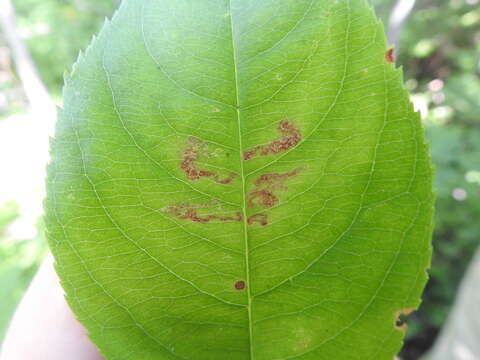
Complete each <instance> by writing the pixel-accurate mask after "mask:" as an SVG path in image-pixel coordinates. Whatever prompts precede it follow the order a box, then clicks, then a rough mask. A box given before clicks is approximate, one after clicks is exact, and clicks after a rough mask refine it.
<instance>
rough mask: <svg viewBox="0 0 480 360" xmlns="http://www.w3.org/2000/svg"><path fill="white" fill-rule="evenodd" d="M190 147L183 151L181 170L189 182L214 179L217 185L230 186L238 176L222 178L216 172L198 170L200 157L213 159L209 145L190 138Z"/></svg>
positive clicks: (231, 175) (230, 175)
mask: <svg viewBox="0 0 480 360" xmlns="http://www.w3.org/2000/svg"><path fill="white" fill-rule="evenodd" d="M187 143H188V147H187V148H186V149H185V150H183V151H182V162H181V164H180V168H181V169H182V170H183V172H184V173H185V175H186V176H187V178H188V179H189V180H192V181H197V180H200V179H201V178H203V177H205V178H212V179H213V180H214V181H215V182H216V183H219V184H222V185H226V184H230V183H231V182H232V181H233V180H234V179H235V177H236V174H234V173H230V174H229V175H228V176H227V177H223V178H222V177H220V175H219V174H218V173H217V172H216V171H211V170H201V169H197V167H196V162H197V160H198V158H199V157H200V155H203V156H206V157H212V156H213V155H212V154H211V153H209V151H208V144H207V143H206V142H205V141H202V140H200V139H198V138H196V137H193V136H191V137H189V138H188V140H187Z"/></svg>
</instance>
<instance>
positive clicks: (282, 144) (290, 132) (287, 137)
mask: <svg viewBox="0 0 480 360" xmlns="http://www.w3.org/2000/svg"><path fill="white" fill-rule="evenodd" d="M277 130H278V132H279V133H280V134H282V135H283V136H282V137H281V138H280V139H277V140H273V141H272V142H270V143H269V144H266V145H257V146H255V147H254V148H252V149H250V150H247V151H245V152H244V153H243V159H244V160H245V161H248V160H251V159H253V158H254V157H255V156H256V155H260V156H266V155H271V154H277V153H279V152H282V151H286V150H288V149H291V148H293V147H295V146H297V145H298V143H299V142H300V140H301V139H302V137H301V134H300V130H298V129H297V128H296V127H295V126H294V125H293V124H292V123H291V122H290V121H288V120H282V121H280V123H279V124H278V127H277Z"/></svg>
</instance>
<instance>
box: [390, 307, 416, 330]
mask: <svg viewBox="0 0 480 360" xmlns="http://www.w3.org/2000/svg"><path fill="white" fill-rule="evenodd" d="M414 311H415V309H410V308H407V309H402V310H399V311H397V312H396V313H395V317H394V322H395V327H396V328H397V329H399V330H401V331H403V332H404V333H406V332H407V330H408V324H407V323H406V319H405V318H406V317H407V316H408V315H410V314H411V313H412V312H414Z"/></svg>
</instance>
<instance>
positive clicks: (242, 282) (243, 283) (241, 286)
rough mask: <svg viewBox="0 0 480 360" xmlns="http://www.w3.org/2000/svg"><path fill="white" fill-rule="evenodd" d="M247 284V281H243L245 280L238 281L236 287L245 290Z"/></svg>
mask: <svg viewBox="0 0 480 360" xmlns="http://www.w3.org/2000/svg"><path fill="white" fill-rule="evenodd" d="M245 286H246V284H245V281H243V280H240V281H237V282H236V283H235V289H237V290H243V289H245Z"/></svg>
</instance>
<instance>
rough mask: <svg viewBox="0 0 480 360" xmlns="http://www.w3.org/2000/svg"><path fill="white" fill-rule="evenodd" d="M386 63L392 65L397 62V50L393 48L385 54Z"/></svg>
mask: <svg viewBox="0 0 480 360" xmlns="http://www.w3.org/2000/svg"><path fill="white" fill-rule="evenodd" d="M385 61H386V62H388V63H390V64H393V63H394V62H395V49H394V48H393V47H391V48H390V49H388V50H387V51H386V52H385Z"/></svg>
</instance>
